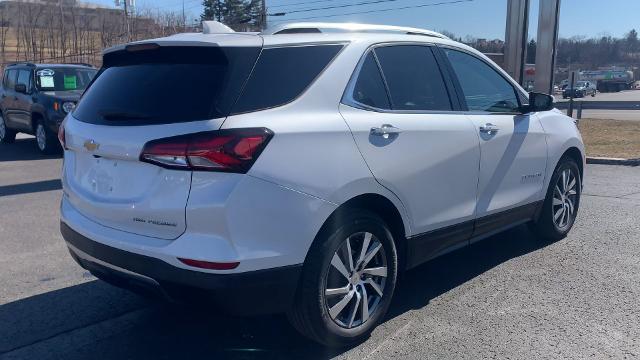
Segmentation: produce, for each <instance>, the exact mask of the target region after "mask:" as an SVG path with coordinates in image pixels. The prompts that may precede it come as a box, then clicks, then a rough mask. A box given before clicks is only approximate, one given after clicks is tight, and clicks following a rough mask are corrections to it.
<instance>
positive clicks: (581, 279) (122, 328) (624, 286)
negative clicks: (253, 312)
mask: <svg viewBox="0 0 640 360" xmlns="http://www.w3.org/2000/svg"><path fill="white" fill-rule="evenodd" d="M60 166H61V159H60V158H59V157H50V158H43V157H42V156H40V155H39V154H37V152H36V148H35V145H34V140H33V138H28V137H22V138H20V139H18V140H17V141H16V144H13V145H9V146H6V145H0V234H1V235H0V238H1V241H0V246H1V247H2V251H0V358H1V359H50V358H51V359H53V358H62V359H87V358H91V359H123V358H154V359H165V358H200V357H204V356H207V357H209V358H212V359H219V358H236V359H278V358H298V359H302V358H332V357H335V358H358V359H388V358H391V357H399V358H415V359H426V358H433V359H444V358H447V359H448V358H468V359H480V358H516V359H517V358H587V357H591V358H598V359H601V358H607V357H613V358H633V357H640V326H639V325H638V324H640V301H639V300H638V299H640V221H638V219H640V167H635V168H633V167H616V166H604V165H589V166H588V168H587V170H586V171H587V175H586V176H587V177H586V181H585V184H586V186H585V193H584V196H583V198H582V203H581V209H580V214H579V216H578V221H577V223H576V225H575V227H574V229H573V230H572V232H571V233H570V235H569V237H567V238H566V239H564V240H562V241H559V242H557V243H551V244H544V243H541V242H540V241H538V240H537V239H536V238H535V237H534V236H533V235H531V234H530V233H529V232H528V230H527V228H526V226H521V227H518V228H515V229H513V230H510V231H508V232H507V233H505V234H501V235H498V236H494V237H491V238H489V239H487V240H485V241H483V242H480V243H476V244H474V245H473V246H471V247H470V248H467V249H463V250H461V251H457V252H454V253H451V254H448V255H446V256H444V257H441V258H439V259H437V260H435V261H432V262H430V263H427V264H425V265H423V266H421V267H419V268H417V269H415V270H412V271H411V272H409V273H407V274H406V276H405V277H404V278H403V279H402V281H401V284H400V287H399V289H398V291H397V293H396V296H395V300H394V304H393V305H392V307H391V310H390V314H389V316H388V318H387V320H386V322H385V323H384V324H383V325H381V326H380V327H379V328H378V329H376V330H375V332H374V333H373V335H372V337H371V338H370V339H369V340H367V341H365V342H364V343H363V344H360V345H358V346H356V347H353V348H350V349H341V350H328V349H324V348H321V347H319V346H318V345H315V344H314V343H311V342H310V341H307V340H305V339H303V338H301V337H300V336H299V335H298V334H297V333H296V332H295V331H294V330H293V329H292V328H291V327H290V326H289V325H288V323H287V321H286V319H285V318H284V317H283V316H266V317H260V318H228V317H226V316H225V315H224V314H220V313H217V312H216V309H215V308H203V307H199V308H185V307H179V306H170V305H166V304H163V303H159V302H154V301H150V300H145V299H143V298H141V297H138V296H136V295H133V294H130V293H128V292H126V291H123V290H119V289H117V288H114V287H111V286H110V285H107V284H106V283H103V282H101V281H98V280H96V279H95V278H94V277H93V276H91V275H90V274H88V273H87V272H85V271H84V270H82V269H81V268H80V267H79V266H77V265H76V264H75V263H74V262H73V260H72V259H71V257H70V256H69V254H68V253H67V250H66V247H65V245H64V242H63V240H62V238H61V236H60V234H59V230H58V226H59V223H58V203H59V200H60V196H61V190H60V188H61V185H60V182H59V180H58V177H59V170H60Z"/></svg>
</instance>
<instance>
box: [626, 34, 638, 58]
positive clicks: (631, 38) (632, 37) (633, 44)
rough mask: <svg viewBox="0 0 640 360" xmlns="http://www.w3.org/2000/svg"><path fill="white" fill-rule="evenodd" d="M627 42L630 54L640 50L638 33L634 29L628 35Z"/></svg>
mask: <svg viewBox="0 0 640 360" xmlns="http://www.w3.org/2000/svg"><path fill="white" fill-rule="evenodd" d="M625 42H626V43H627V50H628V51H629V52H631V53H633V52H636V51H638V50H640V41H638V32H637V31H636V29H632V30H631V31H629V32H628V33H627V36H626V37H625Z"/></svg>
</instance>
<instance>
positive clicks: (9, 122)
mask: <svg viewBox="0 0 640 360" xmlns="http://www.w3.org/2000/svg"><path fill="white" fill-rule="evenodd" d="M96 72H97V70H96V69H95V68H94V67H92V66H91V65H86V64H32V63H16V64H11V65H9V66H7V67H6V68H5V70H4V73H3V78H2V85H1V86H0V142H3V143H12V142H13V141H14V140H15V138H16V134H18V133H26V134H31V135H35V137H36V144H37V146H38V150H40V151H41V152H42V153H46V154H48V153H52V152H55V151H58V150H59V149H60V144H59V143H58V140H57V133H58V127H59V126H60V123H62V120H63V119H64V118H65V116H66V115H67V114H68V113H69V112H71V110H73V108H74V107H75V105H76V103H77V102H78V100H79V99H80V96H81V95H82V92H83V91H84V90H85V89H86V88H87V85H89V83H90V82H91V80H92V79H93V77H94V76H95V75H96Z"/></svg>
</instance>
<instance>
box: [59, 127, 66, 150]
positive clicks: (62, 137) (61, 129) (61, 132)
mask: <svg viewBox="0 0 640 360" xmlns="http://www.w3.org/2000/svg"><path fill="white" fill-rule="evenodd" d="M65 122H66V121H65V120H63V121H62V122H61V123H60V126H59V127H58V141H60V145H61V146H62V148H63V149H66V148H67V146H66V144H65V134H64V123H65Z"/></svg>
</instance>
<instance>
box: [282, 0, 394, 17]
mask: <svg viewBox="0 0 640 360" xmlns="http://www.w3.org/2000/svg"><path fill="white" fill-rule="evenodd" d="M396 1H399V0H373V1H362V2H359V3H354V4H340V5H332V6H325V7H317V8H305V9H297V10H291V11H286V12H285V14H295V13H301V12H307V11H318V10H331V9H341V8H346V7H353V6H362V5H372V4H380V3H386V2H396Z"/></svg>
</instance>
